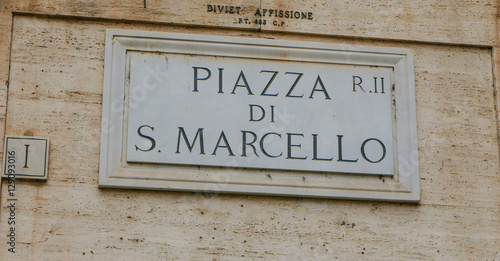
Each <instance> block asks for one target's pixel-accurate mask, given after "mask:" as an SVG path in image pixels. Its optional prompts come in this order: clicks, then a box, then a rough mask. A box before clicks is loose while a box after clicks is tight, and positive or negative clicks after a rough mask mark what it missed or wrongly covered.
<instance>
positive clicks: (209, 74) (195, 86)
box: [193, 67, 212, 92]
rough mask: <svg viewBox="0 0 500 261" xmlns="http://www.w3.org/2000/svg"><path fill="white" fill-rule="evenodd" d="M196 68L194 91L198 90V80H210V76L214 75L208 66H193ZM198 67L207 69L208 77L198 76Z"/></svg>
mask: <svg viewBox="0 0 500 261" xmlns="http://www.w3.org/2000/svg"><path fill="white" fill-rule="evenodd" d="M193 69H194V89H193V92H198V80H200V81H205V80H208V79H209V78H210V76H212V73H211V72H210V70H209V69H208V68H205V67H193ZM198 69H203V70H205V71H207V73H208V74H207V77H205V78H198Z"/></svg>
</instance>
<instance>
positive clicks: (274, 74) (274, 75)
mask: <svg viewBox="0 0 500 261" xmlns="http://www.w3.org/2000/svg"><path fill="white" fill-rule="evenodd" d="M263 72H265V73H272V74H273V76H271V79H270V80H269V82H268V83H267V85H266V87H265V88H264V90H263V91H262V93H261V94H260V96H278V94H279V92H278V93H275V94H269V93H266V91H267V89H269V87H270V86H271V83H273V81H274V79H275V78H276V76H277V75H278V71H265V70H262V71H260V73H263Z"/></svg>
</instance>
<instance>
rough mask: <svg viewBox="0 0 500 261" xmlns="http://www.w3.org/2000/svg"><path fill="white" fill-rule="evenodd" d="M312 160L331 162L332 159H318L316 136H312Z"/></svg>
mask: <svg viewBox="0 0 500 261" xmlns="http://www.w3.org/2000/svg"><path fill="white" fill-rule="evenodd" d="M312 136H313V158H312V159H313V160H324V161H331V160H333V157H331V158H329V159H322V158H318V134H313V135H312Z"/></svg>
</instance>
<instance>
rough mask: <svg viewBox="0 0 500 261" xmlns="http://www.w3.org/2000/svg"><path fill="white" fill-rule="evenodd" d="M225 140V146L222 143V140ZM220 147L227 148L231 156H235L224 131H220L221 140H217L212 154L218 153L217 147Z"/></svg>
mask: <svg viewBox="0 0 500 261" xmlns="http://www.w3.org/2000/svg"><path fill="white" fill-rule="evenodd" d="M221 140H224V144H226V145H224V146H222V145H220V141H221ZM218 148H227V151H228V152H229V156H234V154H233V150H232V149H231V146H229V142H227V138H226V134H224V131H222V132H221V133H220V136H219V140H218V141H217V145H215V149H214V152H213V153H212V155H217V149H218Z"/></svg>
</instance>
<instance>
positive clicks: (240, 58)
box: [99, 30, 419, 201]
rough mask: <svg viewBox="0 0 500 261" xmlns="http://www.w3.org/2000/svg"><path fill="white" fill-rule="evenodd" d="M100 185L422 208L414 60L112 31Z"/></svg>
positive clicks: (366, 51)
mask: <svg viewBox="0 0 500 261" xmlns="http://www.w3.org/2000/svg"><path fill="white" fill-rule="evenodd" d="M105 59H106V61H105V82H104V95H103V126H102V128H103V132H102V133H103V136H102V142H101V169H100V179H99V182H100V186H102V187H129V188H139V189H142V188H145V189H168V190H190V191H214V192H237V193H257V194H274V195H294V196H316V197H337V198H367V199H388V200H396V201H418V199H419V191H418V158H417V146H416V119H415V100H414V82H413V81H414V80H413V58H412V52H411V51H410V50H405V49H394V48H375V47H360V46H341V45H330V44H319V43H299V42H286V41H274V40H262V39H246V38H231V37H214V36H202V35H184V34H165V33H155V32H136V31H121V30H109V31H108V32H107V40H106V58H105Z"/></svg>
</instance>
